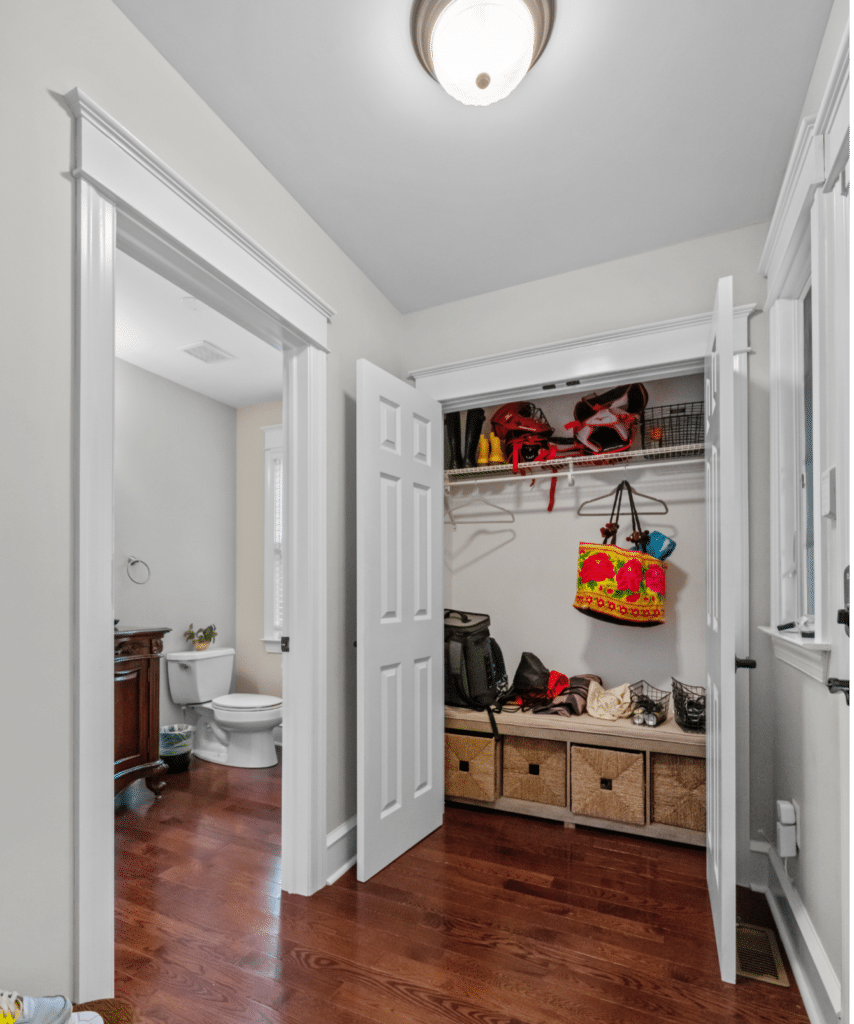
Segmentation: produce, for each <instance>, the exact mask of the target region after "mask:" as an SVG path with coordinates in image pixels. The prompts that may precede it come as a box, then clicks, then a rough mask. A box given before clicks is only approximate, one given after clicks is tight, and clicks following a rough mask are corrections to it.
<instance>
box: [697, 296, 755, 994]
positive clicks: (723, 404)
mask: <svg viewBox="0 0 854 1024" xmlns="http://www.w3.org/2000/svg"><path fill="white" fill-rule="evenodd" d="M734 347H735V346H734V332H733V307H732V278H731V277H727V278H723V279H722V280H720V281H719V282H718V290H717V295H716V297H715V308H714V313H713V316H712V326H711V331H710V334H709V345H708V350H707V352H706V370H705V378H706V380H705V404H706V422H705V426H706V769H707V779H706V806H707V822H706V843H707V845H706V876H707V879H708V886H709V898H710V900H711V905H712V916H713V918H714V925H715V938H716V940H717V946H718V958H719V960H720V968H721V978H722V979H723V980H724V981H727V982H731V983H733V984H734V983H735V888H736V863H737V852H738V843H739V833H740V828H739V825H740V821H739V819H740V818H743V813H741V814H740V813H739V812H740V811H742V808H746V806H747V804H746V801H744V800H742V801H740V800H739V798H738V795H737V785H738V782H740V783H741V788H742V789H743V790H744V791H745V793H746V792H747V777H746V769H747V765H746V764H745V763H744V747H745V738H746V735H747V727H748V722H747V719H746V711H745V710H744V709H745V707H746V700H745V696H746V687H747V679H746V677H745V678H743V679H741V680H739V682H738V683H737V682H736V675H737V673H736V655H737V654H740V653H742V650H741V645H742V644H744V643H745V641H746V637H747V619H746V616H747V610H748V601H747V593H748V568H747V522H746V509H747V476H746V448H747V432H746V422H747V417H746V386H745V385H746V375H745V374H744V373H743V371H741V369H740V368H739V370H738V372H737V366H738V365H739V364H740V363H744V362H745V361H746V357H745V356H744V355H742V356H741V357H739V358H738V363H737V361H736V359H737V357H735V356H734ZM741 675H742V676H745V673H744V672H742V673H741ZM737 686H741V687H744V688H745V693H741V694H740V693H739V692H738V691H737V689H736V687H737ZM739 767H741V768H742V769H743V773H744V776H745V777H744V778H742V779H740V780H739V778H738V775H739ZM741 825H742V827H743V823H741Z"/></svg>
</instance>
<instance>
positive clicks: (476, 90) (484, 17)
mask: <svg viewBox="0 0 854 1024" xmlns="http://www.w3.org/2000/svg"><path fill="white" fill-rule="evenodd" d="M430 51H431V54H432V57H433V70H434V71H435V73H436V78H438V80H439V84H440V85H441V86H442V88H443V89H444V90H445V92H446V93H448V95H450V96H453V97H454V99H456V100H459V101H460V102H461V103H466V104H468V105H469V106H473V107H486V106H488V105H489V104H490V103H495V102H496V101H497V100H503V99H504V97H505V96H509V95H510V93H511V92H512V91H513V90H514V89H515V88H516V86H517V85H518V84H519V83H520V82H521V81H522V79H523V78H524V77H525V75H526V73H527V71H528V68H529V67H530V66H531V61H532V60H533V57H534V21H533V18H532V17H531V12H530V11H529V10H528V8H527V7H526V6H525V4H524V3H523V0H454V2H453V3H451V4H449V5H448V6H447V7H446V8H445V10H444V11H443V12H442V13H441V14H440V15H439V19H438V21H437V22H436V26H435V28H434V29H433V35H432V37H431V39H430Z"/></svg>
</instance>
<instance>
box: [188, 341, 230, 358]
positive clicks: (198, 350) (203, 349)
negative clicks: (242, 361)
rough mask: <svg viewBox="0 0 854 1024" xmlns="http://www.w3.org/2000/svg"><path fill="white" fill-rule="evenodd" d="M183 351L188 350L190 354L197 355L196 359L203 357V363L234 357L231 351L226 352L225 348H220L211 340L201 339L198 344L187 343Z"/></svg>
mask: <svg viewBox="0 0 854 1024" xmlns="http://www.w3.org/2000/svg"><path fill="white" fill-rule="evenodd" d="M181 351H182V352H186V353H187V355H188V356H195V357H196V359H201V361H202V362H203V363H219V362H221V361H222V360H223V359H234V356H233V355H232V354H231V353H230V352H226V351H225V349H223V348H218V347H217V346H216V345H214V344H213V343H212V342H210V341H201V342H199V343H198V344H196V345H185V346H184V348H182V349H181Z"/></svg>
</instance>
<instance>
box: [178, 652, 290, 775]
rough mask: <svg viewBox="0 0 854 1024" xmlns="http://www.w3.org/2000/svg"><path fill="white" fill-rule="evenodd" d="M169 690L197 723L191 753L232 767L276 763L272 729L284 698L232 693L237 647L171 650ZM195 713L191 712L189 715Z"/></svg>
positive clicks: (187, 717) (191, 722)
mask: <svg viewBox="0 0 854 1024" xmlns="http://www.w3.org/2000/svg"><path fill="white" fill-rule="evenodd" d="M165 658H166V674H167V680H168V685H169V694H170V696H171V697H172V700H173V701H174V702H175V703H176V704H178V705H179V706H180V707H181V709H182V711H183V712H184V717H185V721H186V722H187V724H188V725H194V726H195V727H196V728H195V733H194V739H193V753H194V754H195V755H196V757H200V758H202V760H204V761H215V762H216V763H218V764H226V765H230V766H231V767H233V768H270V767H272V766H273V765H274V764H277V763H278V760H279V759H278V756H277V755H276V745H275V743H274V742H273V730H274V729H275V728H276V726H277V725H281V723H282V702H281V700H280V699H279V698H278V697H270V696H267V695H265V694H262V693H231V692H230V691H231V677H232V671H233V668H234V648H232V647H220V648H215V649H212V650H207V651H182V652H179V653H177V654H167V655H165ZM191 716H192V717H191Z"/></svg>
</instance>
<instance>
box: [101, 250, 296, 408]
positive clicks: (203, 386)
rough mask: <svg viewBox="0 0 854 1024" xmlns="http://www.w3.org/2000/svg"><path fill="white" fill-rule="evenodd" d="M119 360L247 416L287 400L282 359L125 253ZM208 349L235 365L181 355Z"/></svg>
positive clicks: (119, 291)
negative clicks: (249, 410)
mask: <svg viewBox="0 0 854 1024" xmlns="http://www.w3.org/2000/svg"><path fill="white" fill-rule="evenodd" d="M115 316H116V355H117V356H118V358H119V359H124V360H125V362H128V363H133V364H134V365H135V366H140V367H142V369H143V370H148V371H149V372H150V373H156V374H157V375H158V376H159V377H165V378H166V379H167V380H171V381H174V383H176V384H180V385H181V386H182V387H185V388H190V390H192V391H198V392H199V393H200V394H203V395H207V396H208V398H213V399H215V400H216V401H217V402H222V403H224V404H225V405H231V406H234V407H235V408H238V409H239V408H241V407H243V406H246V405H256V404H259V403H261V402H275V401H281V400H282V353H281V352H280V351H279V350H278V349H275V348H273V347H272V346H271V345H268V344H267V343H266V342H263V341H261V340H260V339H258V338H256V337H255V335H253V334H250V333H249V332H248V331H245V330H244V329H243V328H242V327H238V326H237V324H235V323H232V321H231V320H228V319H226V317H224V316H222V314H220V313H217V312H216V311H215V310H213V309H211V308H210V307H209V306H206V305H204V303H202V302H199V301H198V300H197V299H195V298H193V297H192V296H190V295H188V294H187V293H186V292H185V291H183V290H182V289H181V288H178V287H177V286H176V285H174V284H172V283H171V282H170V281H167V280H166V279H165V278H162V277H160V275H159V274H156V273H154V271H152V270H149V269H148V268H147V267H144V266H143V265H142V264H141V263H138V262H137V261H136V260H134V259H132V258H131V257H130V256H128V255H127V254H126V253H123V252H121V251H119V252H117V254H116V313H115ZM202 341H208V342H211V343H212V344H214V345H216V346H217V348H219V349H221V350H223V351H225V352H227V353H229V355H231V356H233V357H234V358H233V359H226V360H223V361H222V362H218V363H204V362H201V361H200V360H199V359H196V358H195V357H194V356H190V355H187V353H186V352H183V351H182V349H183V348H184V347H185V346H188V345H198V344H199V342H202Z"/></svg>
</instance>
